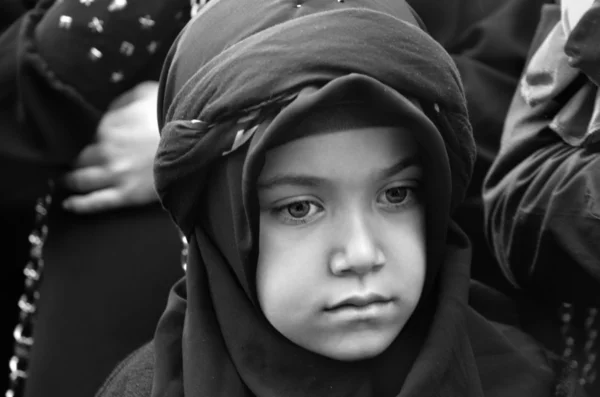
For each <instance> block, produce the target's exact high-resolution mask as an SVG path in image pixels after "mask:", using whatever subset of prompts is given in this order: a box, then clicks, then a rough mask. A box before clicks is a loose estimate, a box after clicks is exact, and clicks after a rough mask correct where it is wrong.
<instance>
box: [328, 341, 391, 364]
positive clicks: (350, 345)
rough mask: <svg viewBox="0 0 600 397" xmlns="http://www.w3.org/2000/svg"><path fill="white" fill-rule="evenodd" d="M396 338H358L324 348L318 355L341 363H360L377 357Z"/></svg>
mask: <svg viewBox="0 0 600 397" xmlns="http://www.w3.org/2000/svg"><path fill="white" fill-rule="evenodd" d="M393 340H394V338H389V340H388V338H385V339H384V340H382V338H369V337H364V338H357V339H353V340H348V341H345V342H342V343H339V344H336V345H335V346H333V347H330V348H323V349H321V351H318V352H317V353H319V354H321V355H324V356H326V357H329V358H332V359H334V360H339V361H360V360H367V359H370V358H374V357H377V356H378V355H380V354H381V353H383V352H384V351H385V350H386V349H387V348H388V347H390V345H391V344H392V342H393Z"/></svg>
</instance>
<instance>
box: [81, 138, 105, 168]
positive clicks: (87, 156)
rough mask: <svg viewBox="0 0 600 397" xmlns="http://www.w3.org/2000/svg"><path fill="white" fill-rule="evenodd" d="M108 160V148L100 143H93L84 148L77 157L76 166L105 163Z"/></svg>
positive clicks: (84, 166)
mask: <svg viewBox="0 0 600 397" xmlns="http://www.w3.org/2000/svg"><path fill="white" fill-rule="evenodd" d="M107 160H108V154H107V153H106V149H105V148H104V147H103V146H101V145H99V144H92V145H88V146H86V147H85V148H83V150H82V151H81V153H79V156H77V159H75V163H74V166H75V168H86V167H91V166H99V165H103V164H105V163H106V162H107Z"/></svg>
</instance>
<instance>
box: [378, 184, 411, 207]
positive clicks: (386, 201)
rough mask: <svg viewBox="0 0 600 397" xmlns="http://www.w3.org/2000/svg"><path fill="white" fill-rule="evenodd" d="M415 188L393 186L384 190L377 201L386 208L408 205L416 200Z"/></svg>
mask: <svg viewBox="0 0 600 397" xmlns="http://www.w3.org/2000/svg"><path fill="white" fill-rule="evenodd" d="M415 190H416V188H414V187H411V186H394V187H390V188H387V189H385V190H384V191H382V192H381V193H379V196H378V197H377V201H378V202H379V203H381V204H383V205H384V206H386V207H392V208H398V207H402V206H404V205H408V204H410V203H411V202H412V201H413V200H415V199H416V197H415V196H416V192H415Z"/></svg>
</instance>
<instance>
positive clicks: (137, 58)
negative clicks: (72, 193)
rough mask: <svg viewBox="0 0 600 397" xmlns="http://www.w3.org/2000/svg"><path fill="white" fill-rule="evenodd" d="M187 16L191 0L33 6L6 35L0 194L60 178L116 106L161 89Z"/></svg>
mask: <svg viewBox="0 0 600 397" xmlns="http://www.w3.org/2000/svg"><path fill="white" fill-rule="evenodd" d="M189 8H190V5H189V1H188V0H169V1H164V0H78V1H64V0H56V1H55V0H39V1H38V2H37V4H36V6H35V7H34V8H32V9H30V10H28V11H26V12H25V13H24V14H23V15H22V16H21V17H20V18H19V19H17V20H15V21H14V22H13V23H12V25H11V26H10V27H9V28H7V29H5V30H4V31H2V33H1V34H0V43H1V44H2V45H1V46H0V84H1V86H2V88H3V89H2V90H1V91H2V93H0V101H2V103H3V104H2V106H0V108H1V109H0V113H1V114H0V124H1V125H0V134H1V138H2V142H3V144H2V145H0V169H1V170H0V184H2V185H3V187H4V188H5V189H6V191H7V196H8V195H13V196H14V195H20V193H18V192H20V191H28V190H31V189H32V186H31V185H32V184H34V185H39V183H40V182H41V180H42V179H44V178H46V177H49V176H53V175H56V174H58V173H60V172H63V171H64V170H65V169H66V168H67V167H68V166H69V165H70V163H71V162H72V160H73V159H74V158H75V157H76V156H77V154H78V153H79V152H80V150H81V149H82V148H83V147H84V146H85V145H87V144H88V143H90V142H91V141H92V140H93V139H94V135H95V130H96V127H97V125H98V123H99V121H100V119H101V117H102V115H103V113H104V112H105V110H106V109H107V108H108V106H109V104H110V103H111V101H112V100H113V99H114V98H115V97H117V96H118V95H120V94H122V93H123V92H125V91H127V90H128V89H130V88H132V87H134V86H135V85H137V84H138V83H140V82H142V81H145V80H157V79H158V77H159V74H160V70H161V67H162V62H163V59H164V57H165V56H166V53H167V51H168V49H169V47H170V45H171V43H172V42H173V41H174V39H175V37H176V36H177V35H178V34H179V32H180V30H181V29H182V28H183V26H184V25H185V23H186V22H187V20H188V19H189V11H190V10H189ZM15 169H16V170H18V172H17V173H16V174H15V172H14V170H15ZM42 176H43V177H44V178H42ZM34 190H35V189H34Z"/></svg>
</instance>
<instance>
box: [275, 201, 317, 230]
mask: <svg viewBox="0 0 600 397" xmlns="http://www.w3.org/2000/svg"><path fill="white" fill-rule="evenodd" d="M273 212H274V213H275V215H276V216H277V217H278V218H280V219H281V220H282V221H283V222H284V223H288V224H294V225H297V224H305V223H308V222H310V221H311V220H312V219H314V218H315V217H316V216H318V215H319V214H320V213H321V212H323V207H322V206H321V205H320V204H318V203H316V202H314V201H310V200H299V201H294V202H292V203H288V204H285V205H282V206H279V207H276V208H274V209H273Z"/></svg>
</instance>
